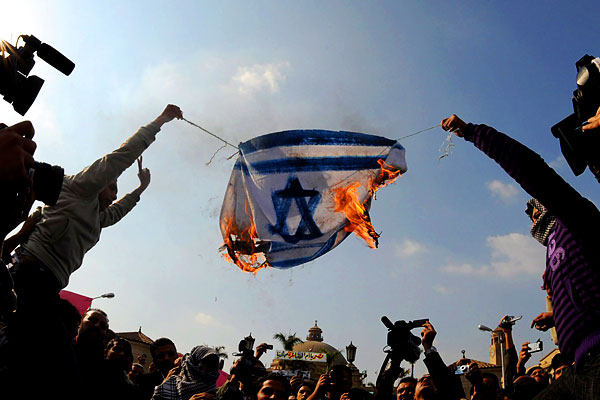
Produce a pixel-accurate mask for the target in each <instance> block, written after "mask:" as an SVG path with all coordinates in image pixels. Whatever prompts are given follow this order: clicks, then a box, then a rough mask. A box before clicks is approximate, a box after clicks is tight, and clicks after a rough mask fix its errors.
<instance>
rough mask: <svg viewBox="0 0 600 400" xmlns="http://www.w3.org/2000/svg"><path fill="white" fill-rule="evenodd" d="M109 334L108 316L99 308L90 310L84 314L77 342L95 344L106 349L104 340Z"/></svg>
mask: <svg viewBox="0 0 600 400" xmlns="http://www.w3.org/2000/svg"><path fill="white" fill-rule="evenodd" d="M107 333H108V316H107V315H106V313H105V312H104V311H102V310H100V309H97V308H90V309H89V310H87V311H86V312H85V314H83V318H82V319H81V324H80V325H79V331H78V332H77V342H79V343H81V342H82V341H83V342H86V343H89V344H91V343H94V344H96V345H98V344H99V345H101V346H102V347H101V349H104V343H105V342H104V339H105V337H106V335H107Z"/></svg>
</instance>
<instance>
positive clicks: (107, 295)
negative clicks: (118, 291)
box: [92, 293, 115, 300]
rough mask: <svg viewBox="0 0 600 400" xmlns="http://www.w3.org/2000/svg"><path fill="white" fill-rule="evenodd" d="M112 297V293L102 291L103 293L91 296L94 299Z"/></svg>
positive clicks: (113, 295)
mask: <svg viewBox="0 0 600 400" xmlns="http://www.w3.org/2000/svg"><path fill="white" fill-rule="evenodd" d="M113 297H115V294H114V293H104V294H101V295H100V296H96V297H92V300H96V299H112V298H113Z"/></svg>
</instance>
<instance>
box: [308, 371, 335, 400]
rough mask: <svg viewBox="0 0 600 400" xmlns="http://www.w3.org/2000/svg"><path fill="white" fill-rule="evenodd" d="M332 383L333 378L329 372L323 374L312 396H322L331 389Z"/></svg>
mask: <svg viewBox="0 0 600 400" xmlns="http://www.w3.org/2000/svg"><path fill="white" fill-rule="evenodd" d="M330 384H331V378H330V377H329V374H322V375H321V376H320V377H319V380H318V381H317V386H316V387H315V391H314V392H313V394H312V396H317V398H320V397H321V396H323V395H324V394H325V393H327V391H328V390H329V385H330Z"/></svg>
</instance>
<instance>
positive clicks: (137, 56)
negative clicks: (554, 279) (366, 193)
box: [0, 1, 600, 381]
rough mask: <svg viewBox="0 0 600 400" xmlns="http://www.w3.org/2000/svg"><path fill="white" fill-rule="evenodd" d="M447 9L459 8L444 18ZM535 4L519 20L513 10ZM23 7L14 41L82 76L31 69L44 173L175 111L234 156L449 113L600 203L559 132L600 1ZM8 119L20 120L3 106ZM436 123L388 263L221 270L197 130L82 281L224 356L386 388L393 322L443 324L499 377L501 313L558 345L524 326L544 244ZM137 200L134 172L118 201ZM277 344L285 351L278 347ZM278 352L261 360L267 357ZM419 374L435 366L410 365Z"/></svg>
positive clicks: (385, 210)
mask: <svg viewBox="0 0 600 400" xmlns="http://www.w3.org/2000/svg"><path fill="white" fill-rule="evenodd" d="M451 3H454V4H451ZM521 3H522V4H521ZM521 3H515V2H493V1H485V2H474V1H470V2H467V1H465V2H443V1H437V2H435V1H431V2H409V1H387V2H386V1H381V2H375V1H371V2H367V1H362V2H361V1H325V2H323V1H320V2H318V1H303V2H293V1H278V2H270V1H253V2H242V1H239V2H235V1H219V2H213V1H188V2H183V1H181V2H179V1H174V2H166V1H144V2H135V1H130V2H117V1H105V2H74V1H71V2H69V1H53V2H35V1H22V2H12V3H11V4H5V5H3V16H4V18H3V23H2V25H0V36H1V37H2V39H5V40H8V41H11V42H12V43H14V41H15V40H16V37H17V36H18V35H19V34H21V33H23V34H33V35H35V36H37V37H38V38H39V39H41V40H42V41H44V42H47V43H49V44H51V45H53V46H54V47H56V48H57V49H58V50H60V51H61V52H63V54H65V55H66V56H67V57H69V58H70V59H71V60H73V61H74V62H75V63H76V68H75V70H74V72H73V74H72V75H71V76H70V77H65V76H63V75H61V74H60V73H59V72H58V71H56V70H54V69H52V68H51V67H49V66H48V65H47V64H45V63H44V62H43V61H42V60H40V59H38V61H37V64H36V66H35V68H34V69H33V71H32V73H33V74H36V75H39V76H41V77H42V78H44V79H45V80H46V83H45V85H44V87H43V88H42V91H41V93H40V95H39V97H38V99H37V100H36V102H35V103H34V105H33V106H32V108H31V110H30V111H29V112H28V114H27V116H26V117H27V119H30V120H32V122H33V123H34V126H35V127H36V137H35V138H36V142H37V144H38V150H37V152H36V159H39V160H42V161H46V162H50V163H53V164H60V165H62V166H64V168H65V170H66V171H67V173H76V172H78V171H79V170H81V169H82V168H84V167H85V166H86V165H88V164H89V163H91V162H92V161H93V160H95V159H96V158H98V157H100V156H102V155H103V154H105V153H107V152H109V151H111V150H113V149H114V148H116V147H117V146H118V145H119V144H120V143H122V142H123V141H124V140H125V139H126V138H127V137H128V136H129V135H130V134H132V133H133V132H135V130H136V129H137V128H138V127H139V126H140V125H143V124H145V123H147V122H149V121H151V120H152V119H154V118H155V117H156V116H157V115H158V114H159V113H160V112H161V111H162V109H163V108H164V106H165V105H166V104H167V103H173V104H177V105H179V106H180V107H181V108H182V110H183V112H184V115H185V117H186V118H188V119H190V120H191V121H194V122H196V123H198V124H200V125H202V126H204V127H205V128H207V129H209V130H210V131H212V132H214V133H216V134H219V135H221V136H222V137H224V138H226V139H227V140H229V141H232V142H240V141H245V140H248V139H250V138H252V137H255V136H258V135H261V134H265V133H269V132H275V131H280V130H285V129H301V128H307V129H313V128H323V129H331V130H351V131H358V132H365V133H372V134H379V135H382V136H386V137H389V138H400V137H402V136H405V135H407V134H410V133H412V132H415V131H418V130H421V129H424V128H427V127H430V126H432V125H435V124H437V123H439V121H440V120H441V119H442V118H444V117H446V116H449V115H450V114H452V113H457V114H458V115H460V116H461V117H462V118H463V119H464V120H466V121H472V122H477V123H486V124H488V125H492V126H494V127H496V128H498V129H499V130H501V131H504V132H507V133H508V134H510V135H511V136H512V137H514V138H515V139H517V140H519V141H521V142H522V143H524V144H526V145H528V146H530V147H531V148H532V149H534V150H535V151H537V152H538V153H540V154H541V155H542V157H544V159H546V160H547V161H548V162H550V163H552V165H553V166H554V167H555V168H556V170H557V171H558V172H559V173H560V174H561V175H562V176H563V177H564V178H565V179H566V180H567V181H568V182H569V183H571V184H572V185H573V186H574V187H575V188H577V189H578V190H579V191H580V192H581V193H582V194H583V195H585V196H586V197H588V198H590V199H592V200H593V201H595V202H597V201H598V199H599V198H600V186H599V185H598V183H597V182H596V181H595V180H594V179H593V177H592V176H591V174H590V173H589V172H586V173H585V174H584V175H582V176H580V177H577V178H575V177H574V176H573V175H572V173H571V171H570V170H569V169H568V167H567V165H566V163H565V161H564V160H563V159H562V157H561V155H560V150H559V146H558V143H557V141H556V139H554V138H553V137H552V135H551V133H550V126H552V125H553V124H554V123H556V122H557V121H559V120H561V119H562V118H563V117H564V116H566V115H567V114H569V113H571V112H572V109H571V93H572V91H573V90H574V88H575V82H574V80H575V66H574V63H575V61H576V60H577V59H579V58H580V57H581V56H582V55H583V54H585V53H588V54H593V55H600V49H599V48H598V45H597V41H596V38H598V37H599V36H600V29H599V28H598V25H597V21H596V15H597V14H598V11H600V6H599V5H598V4H597V2H592V1H589V2H577V3H576V4H575V3H569V4H567V3H565V2H558V1H529V2H521ZM0 116H1V120H2V121H4V122H5V123H7V124H10V123H16V122H18V121H20V120H22V119H23V118H22V117H21V116H19V115H18V114H16V113H15V112H14V111H13V110H12V108H11V107H10V106H9V105H8V104H7V103H3V105H0ZM445 138H446V134H445V132H443V131H442V130H441V129H434V130H432V131H429V132H426V133H423V134H421V135H418V136H415V137H412V138H409V139H406V140H405V141H402V144H403V145H404V146H405V147H406V149H407V162H408V172H407V173H406V174H405V175H404V176H403V177H402V178H400V179H399V180H398V181H397V182H396V183H395V184H394V185H392V186H390V187H386V188H385V189H383V190H382V191H381V192H380V193H378V199H377V201H376V202H374V204H373V207H372V211H371V216H372V219H373V223H374V226H375V228H376V229H377V231H380V232H382V237H381V239H380V248H379V249H377V250H372V249H369V248H368V247H367V246H366V245H365V244H364V243H363V242H361V241H360V240H359V239H357V238H354V237H349V238H348V239H347V240H346V241H345V242H344V243H343V244H342V245H341V246H339V247H338V248H336V249H335V250H334V251H332V252H330V253H329V254H326V255H325V256H323V257H321V258H319V259H317V260H315V261H313V262H311V263H308V264H306V265H303V266H300V267H296V268H292V269H289V270H275V269H271V270H266V271H260V272H259V273H258V274H257V275H256V276H253V275H250V274H245V273H242V272H241V271H239V270H238V269H237V268H236V267H235V266H232V265H230V264H228V263H226V262H225V261H223V260H222V259H221V257H220V256H219V254H218V252H217V249H218V247H219V245H220V244H221V242H222V238H221V236H220V232H219V228H218V215H219V210H220V206H221V202H222V198H223V194H224V192H225V188H226V185H227V181H228V179H229V175H230V173H231V168H232V166H233V163H234V160H226V157H227V156H229V155H230V154H231V153H230V152H229V151H228V150H227V151H225V150H224V151H222V152H221V153H219V155H218V156H217V157H216V158H215V161H213V163H212V164H211V165H210V166H206V165H205V162H207V161H208V160H209V158H210V156H211V155H212V153H213V152H214V151H215V150H216V149H217V148H218V147H220V143H219V142H218V141H216V140H215V139H213V138H211V137H209V136H206V135H205V134H203V133H202V132H201V131H199V130H198V129H196V128H194V127H191V126H190V125H188V124H186V123H185V122H181V121H175V122H172V123H170V124H169V125H167V126H165V127H164V129H163V131H162V132H161V133H160V134H159V137H158V139H157V141H156V142H155V143H154V144H153V145H152V146H151V147H150V148H149V149H148V150H147V151H146V152H145V153H144V164H145V166H147V167H148V168H150V170H151V171H152V183H151V185H150V187H149V188H148V190H147V191H146V192H145V193H144V194H143V196H142V200H141V202H140V203H139V204H138V206H137V207H136V208H135V209H134V211H133V212H132V213H131V214H130V215H128V216H127V218H126V219H125V220H123V221H122V222H121V223H119V224H118V225H116V226H114V227H111V228H108V229H106V230H104V231H103V233H102V237H101V240H100V242H99V244H98V245H97V246H96V247H95V248H93V249H92V250H91V251H90V252H89V253H88V254H87V256H86V258H85V261H84V265H83V266H82V268H81V269H80V270H78V271H77V272H76V273H75V274H74V275H73V276H72V277H71V283H70V284H69V286H68V288H67V289H69V290H71V291H74V292H78V293H82V294H86V295H90V296H95V295H99V294H101V293H104V292H109V291H112V292H115V293H116V297H115V298H114V299H112V300H96V301H95V302H94V305H95V306H98V307H101V308H103V309H105V310H106V311H107V313H108V314H109V317H110V323H111V327H112V328H113V329H114V330H115V331H134V330H137V329H138V327H139V326H140V325H141V326H142V330H143V332H144V333H146V334H148V335H149V336H150V337H153V338H157V337H161V336H168V337H171V338H172V339H173V340H174V341H175V342H176V344H177V346H178V349H179V350H180V351H183V352H185V351H189V350H190V349H191V348H192V347H193V346H194V345H196V344H209V345H225V346H226V347H227V349H228V350H229V351H230V352H231V351H233V350H234V349H235V347H236V345H237V342H238V341H239V339H240V338H242V337H243V336H245V335H247V334H248V333H249V332H252V335H253V336H254V337H256V338H257V341H258V342H261V341H266V342H273V339H272V336H273V334H274V333H277V332H285V333H287V332H291V333H294V332H296V333H297V334H298V335H299V336H301V337H304V336H305V335H306V333H307V330H308V328H309V327H310V326H312V324H313V323H314V320H315V319H316V320H318V321H319V326H321V328H322V329H323V330H324V337H325V340H326V341H327V342H328V343H330V344H332V345H334V346H336V347H340V348H341V347H345V346H346V345H347V344H348V343H349V342H350V340H352V341H353V343H354V344H355V345H356V346H357V347H358V353H357V360H356V362H355V364H356V365H357V366H358V368H359V369H361V370H367V371H368V374H369V376H368V378H367V380H369V381H375V379H376V375H375V371H377V370H378V368H379V365H380V363H381V361H382V360H383V356H384V354H383V353H382V351H381V349H382V347H383V346H384V344H385V336H386V330H385V328H384V326H383V325H382V324H381V323H380V322H379V319H380V317H381V316H382V315H387V316H389V317H390V319H392V320H396V319H417V318H430V320H431V321H432V323H433V324H434V326H435V327H436V329H437V330H438V338H437V339H436V342H437V343H436V345H437V347H438V349H439V350H440V352H441V353H442V355H443V357H444V359H445V360H446V361H447V362H448V363H450V362H452V361H455V360H456V359H458V358H460V356H461V354H460V350H462V349H465V350H466V354H467V356H468V357H471V358H475V359H479V360H483V361H487V360H488V358H489V356H488V349H489V336H488V335H487V334H485V333H482V332H480V331H478V330H477V329H476V326H477V324H480V323H481V324H485V325H488V326H490V327H495V326H496V324H497V322H498V321H499V319H500V317H501V316H502V315H505V314H513V315H514V314H516V315H523V321H521V322H519V323H518V324H517V326H516V327H515V332H514V336H515V342H516V343H517V346H519V345H520V343H522V342H523V341H526V340H530V341H533V340H536V339H537V338H542V340H544V341H545V345H546V348H550V347H551V346H550V335H549V334H548V333H539V332H537V331H534V330H531V329H530V328H529V322H530V321H531V319H533V318H534V317H535V316H536V315H537V314H538V313H539V312H541V311H543V310H544V308H545V296H544V293H543V292H542V291H541V290H540V289H539V288H540V285H541V274H542V272H543V269H544V249H543V248H542V247H541V246H540V245H539V244H537V242H535V240H533V239H532V238H530V237H529V234H528V232H529V227H530V226H529V220H528V218H527V217H526V216H525V214H524V212H523V210H524V208H525V206H524V204H525V201H526V200H527V199H528V196H527V194H526V193H524V192H523V191H522V190H521V189H520V188H519V187H518V186H517V185H515V184H514V183H513V182H512V181H511V179H510V178H509V177H508V176H507V175H506V174H505V173H504V172H503V171H502V170H501V169H500V168H499V167H498V166H497V165H496V164H494V163H493V162H492V161H491V160H489V159H488V158H487V157H486V156H485V155H483V154H482V153H481V152H479V151H478V150H477V149H475V148H474V147H473V146H472V145H471V144H469V143H465V142H464V141H462V140H460V139H459V140H454V143H455V146H454V147H453V148H452V151H451V155H450V157H447V158H444V159H442V160H441V161H438V157H439V155H440V152H439V149H440V147H441V146H442V143H443V141H444V139H445ZM136 186H137V177H136V172H135V168H131V169H129V170H127V171H126V172H125V173H124V174H123V176H122V177H121V179H120V180H119V187H120V194H124V193H126V192H128V191H130V190H132V189H133V188H135V187H136ZM275 346H276V348H278V345H277V344H275ZM270 356H272V355H271V354H267V360H269V357H270ZM416 371H417V373H418V374H420V373H422V372H423V371H424V368H423V365H422V362H420V361H419V362H418V363H417V369H416Z"/></svg>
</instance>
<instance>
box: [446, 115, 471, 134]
mask: <svg viewBox="0 0 600 400" xmlns="http://www.w3.org/2000/svg"><path fill="white" fill-rule="evenodd" d="M466 127H467V124H466V123H465V121H463V120H462V119H460V118H459V117H458V115H456V114H452V116H450V117H448V118H445V119H443V120H442V129H443V130H445V131H448V132H452V133H454V134H455V135H456V136H458V137H463V136H464V134H463V132H464V130H465V128H466Z"/></svg>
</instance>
